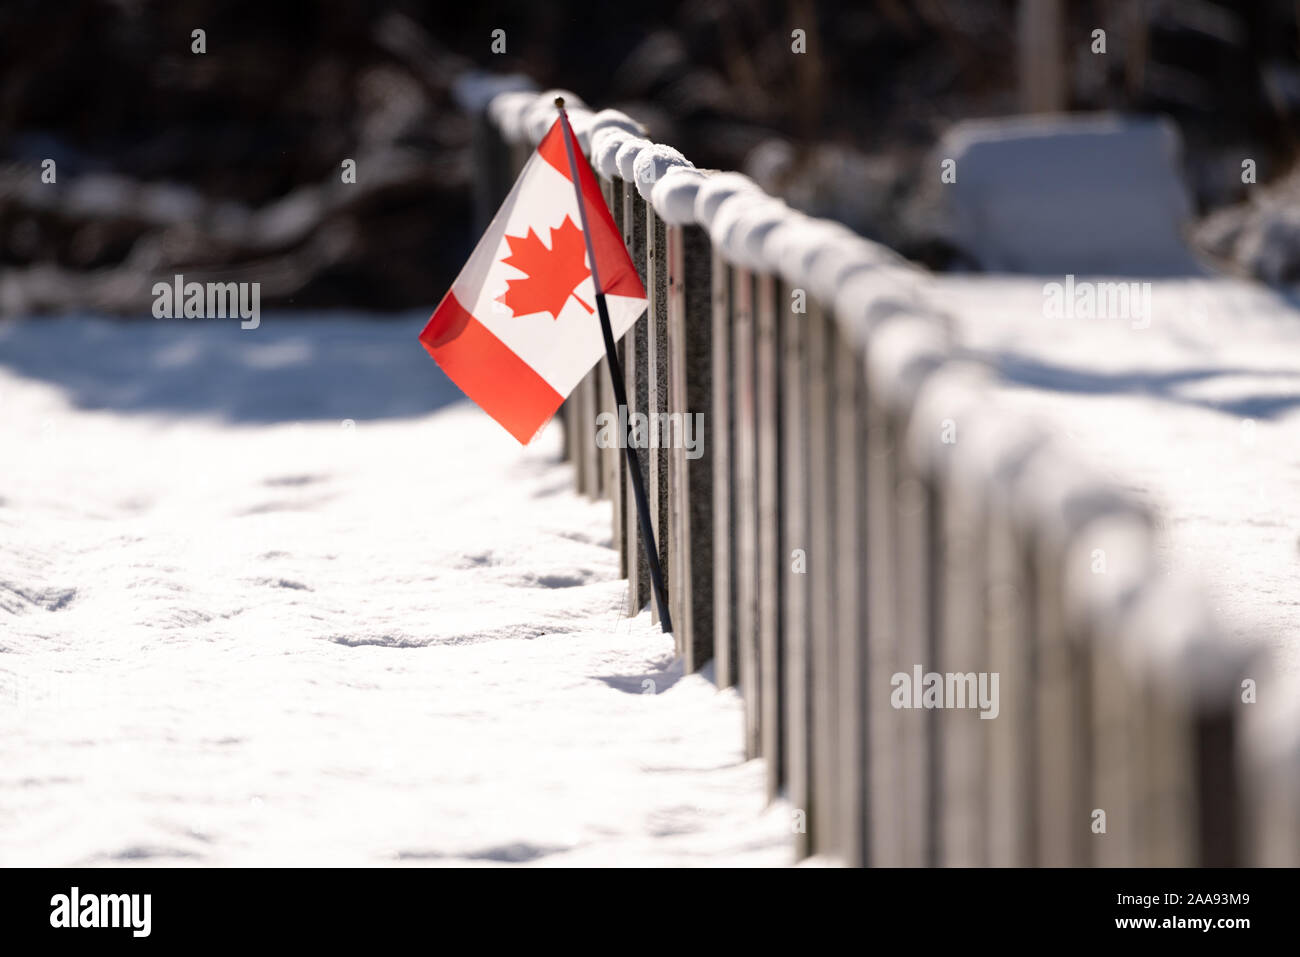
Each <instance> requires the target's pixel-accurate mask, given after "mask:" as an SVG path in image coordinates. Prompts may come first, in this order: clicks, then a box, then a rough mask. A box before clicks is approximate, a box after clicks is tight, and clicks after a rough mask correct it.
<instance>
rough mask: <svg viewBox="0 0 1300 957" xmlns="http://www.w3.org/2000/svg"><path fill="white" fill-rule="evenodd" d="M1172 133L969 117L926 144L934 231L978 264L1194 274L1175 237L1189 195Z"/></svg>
mask: <svg viewBox="0 0 1300 957" xmlns="http://www.w3.org/2000/svg"><path fill="white" fill-rule="evenodd" d="M1181 154H1182V142H1181V138H1180V137H1179V135H1178V131H1177V130H1176V128H1175V127H1174V126H1173V125H1172V124H1171V123H1169V122H1167V121H1165V120H1159V119H1156V120H1151V119H1124V118H1120V117H1117V116H1111V115H1108V114H1098V115H1092V116H1059V117H1018V118H1008V119H993V120H973V121H967V122H963V123H958V124H957V125H956V126H954V127H952V129H950V130H949V131H948V132H947V133H946V134H945V135H944V137H943V139H942V140H941V141H940V143H939V147H938V150H937V151H936V153H935V154H934V157H935V162H934V164H933V165H934V169H933V174H934V176H935V177H936V178H938V177H939V176H940V174H941V172H942V170H943V168H944V165H945V163H946V161H947V160H953V161H954V163H955V166H951V167H949V168H950V169H951V170H952V172H953V174H954V175H955V182H948V183H944V184H943V185H941V186H940V187H939V190H938V194H939V200H938V203H939V208H938V212H939V218H940V222H941V223H942V226H941V229H942V231H944V232H945V233H946V234H947V236H946V238H947V239H948V240H949V241H950V242H952V243H954V244H955V245H957V246H958V247H960V248H961V249H963V250H965V251H966V252H967V253H969V254H970V256H971V257H972V259H973V260H974V261H975V262H977V263H978V264H979V265H980V266H981V267H982V268H983V269H985V270H988V271H995V272H1030V273H1039V274H1044V275H1046V274H1066V273H1076V274H1096V275H1145V276H1171V275H1187V274H1199V273H1200V272H1202V269H1201V267H1200V266H1199V264H1198V263H1197V261H1196V259H1195V258H1194V257H1193V256H1192V254H1191V252H1190V251H1189V249H1188V247H1187V245H1186V244H1185V242H1184V239H1183V230H1184V226H1185V225H1186V224H1187V222H1188V220H1189V218H1190V216H1191V213H1192V209H1191V201H1190V199H1189V197H1188V192H1187V187H1186V185H1185V183H1184V181H1183V175H1182V171H1181V169H1180V164H1181Z"/></svg>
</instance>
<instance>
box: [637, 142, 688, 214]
mask: <svg viewBox="0 0 1300 957" xmlns="http://www.w3.org/2000/svg"><path fill="white" fill-rule="evenodd" d="M678 166H686V167H692V168H693V167H694V166H695V164H694V163H692V162H691V161H690V160H688V159H687V158H686V157H685V156H683V155H682V154H681V152H680V151H679V150H675V149H673V148H672V147H671V146H666V145H665V144H663V143H651V144H650V145H649V146H647V147H645V148H644V149H643V150H641V151H640V152H639V153H637V155H636V159H635V160H634V161H633V163H632V176H633V182H635V183H636V188H637V192H639V193H640V194H641V198H642V199H644V200H645V201H646V202H650V201H651V196H652V192H653V190H654V186H655V183H657V182H658V181H659V177H661V176H663V175H664V173H666V172H667V171H668V170H670V169H673V168H674V167H678Z"/></svg>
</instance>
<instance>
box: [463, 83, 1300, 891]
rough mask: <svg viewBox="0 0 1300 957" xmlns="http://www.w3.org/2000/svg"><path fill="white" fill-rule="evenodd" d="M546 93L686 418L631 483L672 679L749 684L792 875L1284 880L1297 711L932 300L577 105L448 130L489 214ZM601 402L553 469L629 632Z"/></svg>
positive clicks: (486, 101) (845, 244) (633, 560)
mask: <svg viewBox="0 0 1300 957" xmlns="http://www.w3.org/2000/svg"><path fill="white" fill-rule="evenodd" d="M473 82H474V83H476V84H479V85H480V86H481V85H482V84H483V80H482V79H481V78H476V79H474V80H473ZM497 82H498V83H499V82H500V81H497ZM511 85H514V84H513V83H511ZM557 95H562V96H564V97H565V99H566V101H567V104H568V109H569V115H570V119H571V121H572V123H573V126H574V130H575V133H577V135H578V137H579V140H580V143H581V145H582V148H583V149H584V151H586V152H587V154H588V156H589V157H590V160H591V162H592V164H593V166H594V167H595V169H596V170H597V171H598V173H599V174H600V177H601V181H602V186H603V188H604V190H605V195H606V198H607V200H608V202H609V205H610V209H611V211H612V213H613V216H614V219H615V222H616V223H617V225H618V226H619V228H620V229H621V230H622V232H623V236H624V239H625V241H626V243H627V246H628V249H629V251H630V253H631V255H632V258H633V261H634V262H635V263H636V264H637V268H638V269H639V270H640V271H641V275H642V279H643V281H644V284H645V287H646V291H647V296H648V299H649V305H648V309H647V315H646V317H645V319H644V321H638V322H637V324H636V325H635V326H634V328H633V329H632V330H630V331H629V332H628V333H627V334H626V335H625V336H624V337H623V339H622V341H621V342H620V343H619V345H618V349H619V354H620V358H621V360H622V364H623V370H624V374H625V378H626V382H625V385H626V391H627V395H628V401H629V406H630V409H629V415H633V414H635V413H637V412H641V413H645V414H646V415H647V416H649V417H651V418H653V417H654V416H656V415H657V414H660V413H663V414H665V415H667V416H669V418H668V420H667V421H668V422H669V423H670V424H671V423H672V422H673V420H672V418H671V416H672V415H673V414H677V415H678V416H679V419H678V420H677V421H678V422H679V423H680V425H679V427H678V431H676V432H675V433H673V434H674V436H675V441H669V442H668V443H667V445H668V446H669V447H658V448H650V449H647V450H645V451H644V452H643V453H642V458H641V462H642V467H643V469H644V479H645V482H646V487H647V489H648V490H649V500H650V505H651V510H652V518H653V524H654V529H655V533H656V538H657V540H658V543H659V552H660V561H661V563H662V565H663V568H664V574H665V579H666V581H667V587H668V595H669V606H670V613H671V617H672V620H673V622H674V624H675V626H676V634H675V641H676V646H677V650H678V652H679V654H681V655H682V656H683V658H684V662H685V667H686V668H687V669H688V670H691V671H694V670H698V669H700V668H701V667H703V666H705V665H706V664H708V663H709V662H710V661H711V662H712V663H713V669H714V670H713V677H714V680H715V681H716V682H717V684H718V686H719V687H729V686H733V685H735V686H738V687H739V689H740V692H741V694H742V697H743V700H744V704H745V750H746V753H747V755H749V756H751V757H760V756H761V757H763V758H764V759H765V762H766V770H767V785H768V793H769V796H770V797H772V798H776V797H777V796H779V795H784V796H785V798H787V799H788V801H789V803H790V806H791V809H792V830H793V832H794V839H795V844H796V853H797V855H798V856H799V857H805V856H809V855H819V856H824V857H827V858H829V859H833V860H838V861H840V862H843V863H847V864H852V865H861V864H873V865H926V864H937V865H1001V864H1042V865H1072V864H1103V865H1120V866H1123V865H1183V864H1223V863H1290V864H1295V863H1298V862H1300V721H1297V720H1296V719H1297V714H1296V710H1297V706H1296V702H1297V699H1300V694H1297V693H1296V692H1297V688H1296V686H1295V684H1294V683H1293V682H1292V683H1291V684H1290V685H1289V687H1290V689H1291V690H1290V693H1289V694H1288V692H1287V687H1288V685H1287V680H1286V679H1284V678H1282V677H1273V672H1271V671H1270V670H1269V669H1270V663H1269V661H1268V659H1267V658H1265V657H1262V656H1259V655H1248V654H1245V653H1243V652H1240V651H1239V650H1237V646H1234V645H1231V644H1228V643H1225V642H1224V640H1223V639H1222V638H1221V635H1220V631H1219V628H1218V626H1217V624H1216V622H1215V619H1214V616H1213V615H1212V613H1211V611H1210V609H1209V608H1208V607H1207V604H1206V600H1205V598H1204V597H1203V596H1202V594H1201V593H1200V592H1199V591H1198V590H1196V589H1195V588H1194V587H1192V586H1190V585H1188V584H1187V583H1185V582H1182V581H1180V580H1178V579H1176V578H1171V577H1168V576H1165V575H1163V574H1161V571H1160V569H1159V567H1158V563H1157V560H1156V547H1155V539H1154V534H1153V527H1152V525H1153V523H1152V519H1151V516H1150V515H1149V513H1148V512H1147V511H1146V510H1145V509H1144V508H1143V507H1142V506H1141V505H1140V504H1138V503H1136V502H1135V501H1133V500H1132V499H1131V498H1129V497H1128V496H1126V495H1125V494H1122V493H1120V492H1118V491H1117V490H1116V489H1115V488H1114V487H1113V486H1112V485H1111V484H1110V483H1108V482H1107V481H1105V480H1103V479H1101V478H1100V477H1098V476H1097V475H1096V474H1095V473H1094V472H1093V471H1092V470H1090V469H1089V468H1087V467H1086V466H1085V465H1084V464H1083V463H1080V462H1079V461H1077V460H1076V459H1075V457H1074V456H1073V455H1072V453H1071V452H1070V451H1069V450H1068V449H1066V448H1063V447H1062V446H1061V444H1060V443H1058V441H1057V440H1056V439H1054V438H1053V437H1052V435H1051V434H1050V432H1049V431H1048V430H1046V429H1044V428H1042V427H1040V426H1038V425H1036V424H1034V423H1031V422H1026V421H1023V420H1022V419H1021V418H1020V417H1019V416H1017V415H1014V414H1009V413H1008V412H1007V411H1006V410H1005V409H1003V408H1000V407H999V404H998V402H997V400H996V397H995V395H994V391H993V390H992V389H991V387H990V382H989V379H988V376H989V375H990V373H989V372H988V370H986V369H984V368H983V367H980V366H977V365H975V364H973V363H970V362H968V361H965V360H962V359H961V358H959V357H958V356H957V355H956V354H955V352H954V350H953V348H952V342H951V335H950V331H949V324H948V322H947V321H946V319H945V317H944V316H943V315H941V314H937V313H936V312H935V311H934V310H933V309H931V308H930V307H929V306H928V305H927V302H926V289H925V287H926V282H927V279H926V274H925V273H924V272H922V271H920V270H917V269H915V268H913V267H912V266H911V265H910V264H908V263H907V262H905V261H903V260H900V259H899V258H898V257H897V256H895V255H894V254H892V253H891V252H890V251H888V250H887V249H884V248H883V247H881V246H878V245H876V244H874V243H871V242H868V241H866V240H863V239H861V238H860V237H857V236H855V235H853V234H852V233H850V232H849V231H847V230H845V229H844V228H843V227H840V226H838V225H836V224H833V223H830V222H826V221H821V220H815V219H811V218H809V217H806V216H804V215H802V214H800V213H798V212H797V211H795V210H792V209H790V208H788V207H787V206H785V205H784V204H783V203H782V202H780V201H779V200H777V199H774V198H772V197H770V196H767V195H765V194H764V193H762V191H761V190H759V189H758V188H757V187H756V186H755V185H754V184H753V183H752V182H751V181H749V180H747V179H746V178H745V177H743V176H740V175H738V174H735V173H720V172H716V171H706V170H697V169H695V168H694V167H693V166H692V165H691V164H690V163H689V162H688V161H687V160H686V159H685V158H684V157H682V156H681V154H680V153H678V152H677V151H676V150H674V149H672V148H671V147H667V146H663V145H659V144H654V143H651V142H649V141H648V140H646V139H645V138H644V137H643V135H642V134H643V133H644V130H643V129H642V128H641V127H640V125H639V124H638V123H636V122H635V121H634V120H632V119H631V118H629V117H628V116H626V115H624V114H622V113H619V112H618V111H613V110H604V111H601V112H592V111H590V110H588V109H587V108H586V107H585V105H584V104H583V103H582V102H581V100H580V99H579V98H578V97H577V96H575V95H574V94H572V93H570V92H567V91H557V90H551V91H547V92H545V93H537V92H535V91H533V90H531V89H526V90H518V89H507V90H505V91H502V90H501V89H500V87H499V86H496V87H491V89H490V95H484V96H482V97H480V99H479V100H478V101H477V102H474V103H471V104H469V105H468V109H469V111H470V112H471V115H472V116H473V117H474V118H475V121H476V133H475V136H476V148H478V149H479V150H480V153H479V170H478V171H479V176H480V180H481V185H482V188H481V190H480V193H481V195H482V196H483V197H485V200H484V201H485V202H487V203H488V204H489V206H491V207H494V205H495V203H496V202H499V201H500V199H501V198H502V197H503V196H504V195H505V193H506V191H507V190H508V188H509V186H510V184H511V183H512V182H513V178H514V176H515V175H516V173H517V171H518V170H519V168H520V167H521V166H522V164H523V162H524V161H525V159H526V158H527V156H528V154H529V151H530V150H531V149H532V148H533V146H534V145H535V144H536V143H537V142H538V141H539V140H540V138H541V136H542V135H543V134H544V133H545V132H546V130H547V129H548V128H549V126H550V125H551V123H552V122H553V121H554V119H555V116H556V112H555V106H554V98H555V97H556V96H557ZM488 212H490V209H489V208H485V210H484V213H485V215H486V214H487V213H488ZM608 375H609V372H608V369H607V367H606V366H605V364H603V363H602V364H601V365H599V366H598V367H597V368H596V369H593V371H592V372H591V373H590V374H589V375H588V376H587V377H586V379H584V380H583V382H582V384H581V385H580V386H579V387H578V389H577V390H576V391H575V392H574V393H573V394H572V395H571V396H570V398H569V399H568V400H567V401H566V403H565V405H564V408H563V410H562V411H563V422H564V425H565V454H566V456H567V458H569V459H570V460H571V461H572V462H573V464H574V468H575V474H576V482H577V488H578V490H579V491H580V492H582V493H584V494H587V495H590V496H592V497H598V498H604V499H608V500H609V501H610V502H611V504H612V515H613V541H614V543H615V545H616V547H617V549H618V551H619V555H620V568H621V570H622V573H623V574H624V575H625V577H627V579H628V582H629V589H628V594H629V601H628V607H627V611H628V613H629V614H636V613H638V612H639V611H640V610H641V609H643V608H644V607H645V606H646V604H647V603H648V602H649V599H650V586H649V582H648V575H647V568H646V562H645V559H644V551H643V549H642V544H641V541H640V532H639V529H638V527H637V523H636V516H635V510H634V507H633V503H632V500H631V490H630V483H629V482H628V481H627V480H626V474H625V470H626V467H627V466H626V460H625V459H624V458H623V457H622V455H621V454H620V451H619V449H618V448H615V447H612V446H610V443H607V442H606V443H601V442H598V441H597V436H598V429H599V425H598V422H599V419H598V416H599V415H600V414H601V413H615V414H616V410H615V409H614V400H613V390H612V388H611V386H610V382H609V379H608ZM696 417H698V418H696ZM696 422H698V423H701V424H702V428H696V427H694V426H693V425H691V424H688V423H696ZM660 444H661V445H663V444H664V443H660ZM603 446H610V447H603ZM652 613H653V612H652ZM1261 676H1262V677H1261ZM1257 680H1258V681H1259V683H1260V685H1261V687H1260V688H1259V690H1258V696H1259V697H1258V703H1255V702H1256V698H1255V696H1254V693H1255V688H1256V681H1257Z"/></svg>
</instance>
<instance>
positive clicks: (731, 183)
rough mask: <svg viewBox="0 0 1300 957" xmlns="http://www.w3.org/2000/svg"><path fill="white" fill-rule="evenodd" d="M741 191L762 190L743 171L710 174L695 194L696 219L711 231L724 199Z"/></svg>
mask: <svg viewBox="0 0 1300 957" xmlns="http://www.w3.org/2000/svg"><path fill="white" fill-rule="evenodd" d="M740 191H754V192H759V193H761V192H762V190H760V189H759V188H758V184H757V183H755V182H754V181H753V180H752V179H750V178H749V177H748V176H745V175H744V174H743V173H718V174H716V175H713V176H710V177H709V178H708V179H707V180H706V181H705V182H704V183H702V184H701V185H700V189H699V192H698V193H696V194H695V221H696V222H697V223H699V224H700V225H701V226H703V227H704V228H705V229H706V230H710V231H711V230H712V228H713V217H714V216H715V215H716V214H717V212H718V207H719V206H721V205H722V201H723V200H725V199H726V198H727V197H729V196H731V195H732V194H734V193H737V192H740Z"/></svg>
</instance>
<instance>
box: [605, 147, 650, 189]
mask: <svg viewBox="0 0 1300 957" xmlns="http://www.w3.org/2000/svg"><path fill="white" fill-rule="evenodd" d="M652 145H653V144H652V143H651V142H650V141H649V140H648V139H646V138H645V137H644V136H632V137H629V138H627V139H625V140H624V141H623V145H622V146H620V147H619V148H618V153H616V154H615V156H614V165H615V166H617V167H618V176H619V179H621V180H622V181H623V182H625V183H635V182H636V171H635V170H634V169H633V164H634V163H636V157H637V154H638V153H640V152H641V151H642V150H643V149H645V148H646V147H647V146H652Z"/></svg>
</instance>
